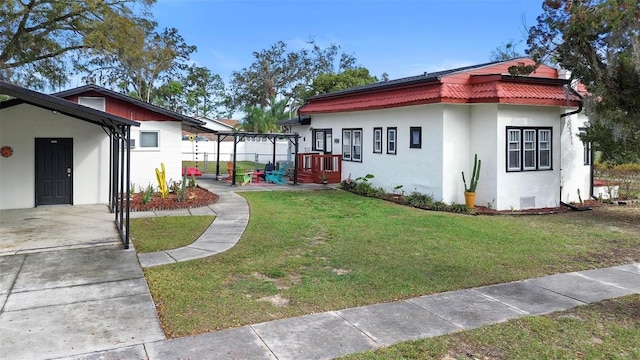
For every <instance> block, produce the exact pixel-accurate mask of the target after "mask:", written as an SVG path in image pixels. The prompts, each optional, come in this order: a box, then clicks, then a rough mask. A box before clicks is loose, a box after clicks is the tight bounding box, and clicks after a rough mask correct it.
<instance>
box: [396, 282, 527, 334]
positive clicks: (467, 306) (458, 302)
mask: <svg viewBox="0 0 640 360" xmlns="http://www.w3.org/2000/svg"><path fill="white" fill-rule="evenodd" d="M409 302H412V303H414V304H416V305H418V306H420V307H421V308H423V309H425V310H427V311H430V312H432V313H434V314H436V315H438V316H439V317H441V318H443V319H445V320H447V321H449V322H450V323H452V324H455V325H457V326H459V327H460V328H463V329H471V328H476V327H480V326H484V325H487V324H494V323H497V322H502V321H506V320H509V319H513V318H517V317H520V316H523V315H525V313H524V312H521V311H517V310H515V309H513V308H511V307H509V306H507V305H505V304H502V303H499V302H497V301H494V300H490V299H489V298H487V297H485V296H482V295H480V294H478V293H476V292H474V291H471V290H461V291H454V292H447V293H441V294H435V295H429V296H422V297H419V298H415V299H411V300H409Z"/></svg>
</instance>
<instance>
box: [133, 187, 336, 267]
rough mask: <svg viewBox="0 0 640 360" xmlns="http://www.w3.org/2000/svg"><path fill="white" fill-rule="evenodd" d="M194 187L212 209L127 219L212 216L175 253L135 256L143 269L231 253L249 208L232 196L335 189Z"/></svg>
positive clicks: (146, 213) (149, 213)
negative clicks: (206, 194)
mask: <svg viewBox="0 0 640 360" xmlns="http://www.w3.org/2000/svg"><path fill="white" fill-rule="evenodd" d="M198 185H200V186H202V187H203V188H205V189H207V190H209V191H211V192H213V193H215V194H217V195H218V196H219V197H220V199H219V200H218V202H216V203H215V204H213V205H209V206H203V207H199V208H195V209H179V210H162V211H143V212H134V213H131V215H130V216H131V218H140V217H154V216H189V215H215V216H216V218H215V219H214V220H213V223H211V226H209V228H207V230H206V231H205V232H204V233H203V234H202V235H201V236H200V237H199V238H198V239H197V240H196V241H194V242H193V243H191V244H190V245H187V246H185V247H181V248H178V249H172V250H165V251H157V252H152V253H144V254H138V259H139V260H140V265H142V267H143V268H146V267H152V266H160V265H167V264H172V263H176V262H180V261H188V260H194V259H200V258H204V257H207V256H211V255H215V254H218V253H221V252H223V251H226V250H229V249H231V248H232V247H233V246H234V245H235V244H236V243H237V242H238V240H240V237H242V234H243V233H244V230H245V228H246V227H247V223H248V222H249V205H248V204H247V201H246V200H245V199H244V198H243V197H242V196H240V195H238V194H236V193H235V192H236V191H238V192H246V191H273V190H307V189H330V188H334V187H335V186H334V185H332V186H326V185H317V184H299V185H296V186H295V187H294V186H290V185H286V186H274V185H272V186H267V185H265V184H264V183H262V185H257V184H256V185H252V186H244V187H231V186H230V185H229V183H227V182H220V181H216V180H214V179H207V178H202V179H199V180H198Z"/></svg>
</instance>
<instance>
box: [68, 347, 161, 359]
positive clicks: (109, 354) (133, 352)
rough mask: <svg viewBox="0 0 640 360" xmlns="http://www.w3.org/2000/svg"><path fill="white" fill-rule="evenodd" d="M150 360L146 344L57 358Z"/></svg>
mask: <svg viewBox="0 0 640 360" xmlns="http://www.w3.org/2000/svg"><path fill="white" fill-rule="evenodd" d="M125 359H126V360H148V358H147V353H146V351H145V349H144V345H135V346H127V347H124V348H120V349H114V350H107V351H96V352H92V353H88V354H82V355H77V356H71V357H64V358H59V359H56V360H125Z"/></svg>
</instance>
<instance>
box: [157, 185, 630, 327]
mask: <svg viewBox="0 0 640 360" xmlns="http://www.w3.org/2000/svg"><path fill="white" fill-rule="evenodd" d="M242 196H244V197H245V198H246V199H247V201H248V202H249V207H250V212H251V217H250V221H249V225H248V227H247V230H246V231H245V233H244V235H243V236H242V239H241V240H240V241H239V243H238V244H237V245H236V246H235V247H233V248H232V249H230V250H229V251H226V252H224V253H221V254H219V255H216V256H212V257H209V258H205V259H200V260H194V261H189V262H182V263H176V264H173V265H167V266H161V267H155V268H150V269H146V270H145V276H146V277H147V279H148V282H149V286H150V288H151V291H152V294H153V297H154V300H155V302H156V303H157V304H158V308H159V314H160V317H161V319H162V321H163V324H164V328H165V330H166V331H167V334H168V335H169V336H183V335H188V334H194V333H202V332H206V331H212V330H217V329H223V328H229V327H236V326H241V325H246V324H252V323H258V322H263V321H269V320H274V319H279V318H285V317H292V316H298V315H302V314H309V313H313V312H321V311H329V310H337V309H343V308H347V307H353V306H360V305H365V304H372V303H379V302H388V301H393V300H399V299H405V298H410V297H415V296H420V295H425V294H431V293H437V292H443V291H449V290H456V289H463V288H470V287H476V286H481V285H488V284H494V283H502V282H507V281H513V280H519V279H524V278H531V277H536V276H541V275H547V274H552V273H558V272H566V271H575V270H583V269H587V268H594V267H602V266H609V265H613V264H618V263H628V262H631V261H634V259H635V261H638V260H639V259H640V252H639V251H638V249H640V231H638V229H637V228H635V230H628V229H627V228H625V227H624V226H623V225H624V224H619V226H616V228H615V229H612V227H611V226H610V225H611V224H607V225H602V226H600V225H598V223H597V222H596V221H594V219H593V218H592V216H591V215H590V214H586V213H577V212H575V213H567V214H561V215H549V216H468V215H458V214H452V213H442V212H429V211H423V210H418V209H414V208H409V207H404V206H400V205H396V204H392V203H388V202H385V201H382V200H378V199H373V198H366V197H361V196H357V195H354V194H351V193H348V192H345V191H316V192H313V191H306V192H303V191H294V192H286V191H282V192H279V191H272V192H255V193H242ZM616 225H618V224H616Z"/></svg>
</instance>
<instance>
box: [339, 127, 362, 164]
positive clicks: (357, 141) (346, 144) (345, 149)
mask: <svg viewBox="0 0 640 360" xmlns="http://www.w3.org/2000/svg"><path fill="white" fill-rule="evenodd" d="M342 160H345V161H357V162H362V129H342Z"/></svg>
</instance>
